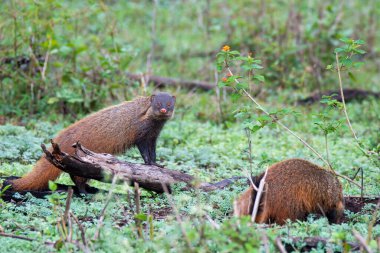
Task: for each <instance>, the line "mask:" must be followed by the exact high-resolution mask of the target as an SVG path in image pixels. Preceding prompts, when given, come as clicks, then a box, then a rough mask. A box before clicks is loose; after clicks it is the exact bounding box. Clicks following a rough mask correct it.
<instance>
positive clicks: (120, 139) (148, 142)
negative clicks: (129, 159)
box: [9, 92, 176, 192]
mask: <svg viewBox="0 0 380 253" xmlns="http://www.w3.org/2000/svg"><path fill="white" fill-rule="evenodd" d="M175 100H176V98H175V96H172V95H170V94H168V93H163V92H162V93H157V94H155V95H151V96H149V97H140V98H136V99H134V100H132V101H128V102H124V103H121V104H119V105H115V106H111V107H108V108H105V109H103V110H101V111H98V112H96V113H94V114H91V115H89V116H87V117H85V118H83V119H81V120H79V121H78V122H76V123H74V124H72V125H70V126H69V127H67V128H66V129H64V130H62V131H61V132H60V133H59V134H58V136H57V137H56V138H55V139H54V142H56V143H58V144H59V145H60V147H61V149H62V151H64V152H66V153H69V154H73V153H74V151H75V150H74V148H73V147H72V145H73V144H74V143H76V142H77V141H79V142H80V143H81V144H83V145H84V146H85V147H87V148H89V149H91V150H92V151H94V152H98V153H111V154H115V153H120V152H122V151H125V150H126V149H128V148H131V147H132V146H137V148H138V149H139V151H140V154H141V156H142V158H143V159H144V162H145V163H146V164H156V141H157V138H158V136H159V134H160V132H161V130H162V128H163V126H164V124H165V123H166V121H167V120H168V119H170V118H171V117H172V115H173V112H174V104H175ZM60 174H61V170H59V169H57V168H56V167H54V165H52V164H50V163H49V162H48V161H47V160H46V159H45V158H44V156H43V157H41V158H40V159H39V160H38V161H37V163H36V165H35V166H34V168H33V170H32V171H31V172H29V173H28V174H26V175H25V176H24V177H22V178H20V179H16V180H13V181H10V182H9V183H10V184H11V185H12V189H13V190H15V191H25V190H43V189H46V188H47V187H48V182H49V180H55V179H56V178H57V177H58V176H59V175H60ZM72 180H73V181H74V182H75V184H76V185H77V186H78V188H79V190H80V191H82V192H85V190H84V187H85V182H86V180H85V179H83V178H80V177H72Z"/></svg>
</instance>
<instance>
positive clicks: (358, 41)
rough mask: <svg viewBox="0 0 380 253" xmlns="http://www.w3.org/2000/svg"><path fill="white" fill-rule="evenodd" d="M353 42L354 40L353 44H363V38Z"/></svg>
mask: <svg viewBox="0 0 380 253" xmlns="http://www.w3.org/2000/svg"><path fill="white" fill-rule="evenodd" d="M354 42H355V44H359V45H363V44H365V41H364V40H355V41H354Z"/></svg>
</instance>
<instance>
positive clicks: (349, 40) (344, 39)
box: [339, 38, 353, 44]
mask: <svg viewBox="0 0 380 253" xmlns="http://www.w3.org/2000/svg"><path fill="white" fill-rule="evenodd" d="M339 40H340V41H342V42H344V43H346V44H350V43H352V42H353V40H352V39H349V38H341V39H339Z"/></svg>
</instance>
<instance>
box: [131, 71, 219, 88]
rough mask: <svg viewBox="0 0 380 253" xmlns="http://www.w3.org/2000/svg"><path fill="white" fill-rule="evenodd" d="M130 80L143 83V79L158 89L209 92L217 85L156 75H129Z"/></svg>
mask: <svg viewBox="0 0 380 253" xmlns="http://www.w3.org/2000/svg"><path fill="white" fill-rule="evenodd" d="M127 76H128V78H130V79H132V80H135V81H141V80H142V78H144V80H148V79H149V82H152V83H153V84H154V85H155V86H157V87H164V86H166V85H169V86H178V85H179V86H181V87H184V88H187V89H200V90H204V91H209V90H213V89H215V87H216V86H215V84H213V83H210V82H205V81H196V80H194V81H192V80H181V79H176V78H170V77H162V76H154V75H144V74H132V73H127Z"/></svg>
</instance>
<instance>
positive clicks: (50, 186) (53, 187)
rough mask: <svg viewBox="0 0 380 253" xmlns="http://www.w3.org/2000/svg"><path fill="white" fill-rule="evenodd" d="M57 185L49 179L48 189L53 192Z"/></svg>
mask: <svg viewBox="0 0 380 253" xmlns="http://www.w3.org/2000/svg"><path fill="white" fill-rule="evenodd" d="M57 188H58V186H57V184H56V183H54V182H53V181H50V180H49V189H50V190H51V191H53V192H55V191H56V190H57Z"/></svg>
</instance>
